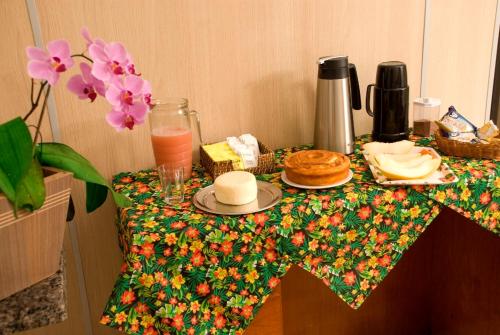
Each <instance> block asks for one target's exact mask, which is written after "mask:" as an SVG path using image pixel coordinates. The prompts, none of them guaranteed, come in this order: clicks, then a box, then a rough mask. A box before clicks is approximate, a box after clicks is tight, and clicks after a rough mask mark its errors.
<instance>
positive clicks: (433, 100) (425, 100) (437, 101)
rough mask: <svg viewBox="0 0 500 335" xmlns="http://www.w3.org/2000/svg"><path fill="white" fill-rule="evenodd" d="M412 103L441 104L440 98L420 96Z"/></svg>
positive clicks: (430, 105) (425, 105)
mask: <svg viewBox="0 0 500 335" xmlns="http://www.w3.org/2000/svg"><path fill="white" fill-rule="evenodd" d="M413 103H414V104H417V105H420V106H424V107H437V106H440V105H441V100H440V99H437V98H429V97H421V98H416V99H415V100H413Z"/></svg>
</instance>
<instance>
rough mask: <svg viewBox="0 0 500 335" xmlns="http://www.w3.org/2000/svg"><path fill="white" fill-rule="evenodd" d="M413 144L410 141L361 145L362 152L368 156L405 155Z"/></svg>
mask: <svg viewBox="0 0 500 335" xmlns="http://www.w3.org/2000/svg"><path fill="white" fill-rule="evenodd" d="M414 146H415V143H414V142H412V141H407V140H403V141H398V142H393V143H383V142H370V143H366V144H364V145H363V149H364V151H365V152H366V153H367V154H369V155H374V154H381V153H384V154H406V153H409V152H410V151H411V150H412V149H413V147H414Z"/></svg>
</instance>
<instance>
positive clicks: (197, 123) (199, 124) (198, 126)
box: [189, 110, 203, 144]
mask: <svg viewBox="0 0 500 335" xmlns="http://www.w3.org/2000/svg"><path fill="white" fill-rule="evenodd" d="M189 116H190V117H193V116H194V117H195V118H196V127H197V128H198V137H199V140H200V144H203V140H202V137H201V122H200V113H198V112H197V111H195V110H190V111H189Z"/></svg>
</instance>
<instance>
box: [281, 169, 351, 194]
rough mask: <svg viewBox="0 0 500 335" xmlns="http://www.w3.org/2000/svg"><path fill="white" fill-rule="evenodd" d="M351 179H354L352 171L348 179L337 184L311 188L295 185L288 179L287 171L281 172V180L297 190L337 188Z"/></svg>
mask: <svg viewBox="0 0 500 335" xmlns="http://www.w3.org/2000/svg"><path fill="white" fill-rule="evenodd" d="M351 179H352V171H351V170H349V174H348V175H347V177H346V178H345V179H342V180H340V181H338V182H336V183H333V184H328V185H322V186H309V185H301V184H297V183H294V182H293V181H291V180H290V179H288V178H287V176H286V173H285V170H283V171H281V180H283V182H285V183H286V184H288V185H290V186H293V187H297V188H303V189H306V190H321V189H324V188H331V187H336V186H340V185H344V184H345V183H347V182H349V180H351Z"/></svg>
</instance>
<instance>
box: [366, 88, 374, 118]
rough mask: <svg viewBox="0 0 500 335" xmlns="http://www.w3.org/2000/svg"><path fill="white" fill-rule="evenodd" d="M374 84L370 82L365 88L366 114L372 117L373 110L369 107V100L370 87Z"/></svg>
mask: <svg viewBox="0 0 500 335" xmlns="http://www.w3.org/2000/svg"><path fill="white" fill-rule="evenodd" d="M373 86H375V84H370V85H368V87H367V88H366V112H367V113H368V115H370V116H371V117H373V112H372V109H371V108H370V101H371V96H372V94H371V93H372V87H373Z"/></svg>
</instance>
